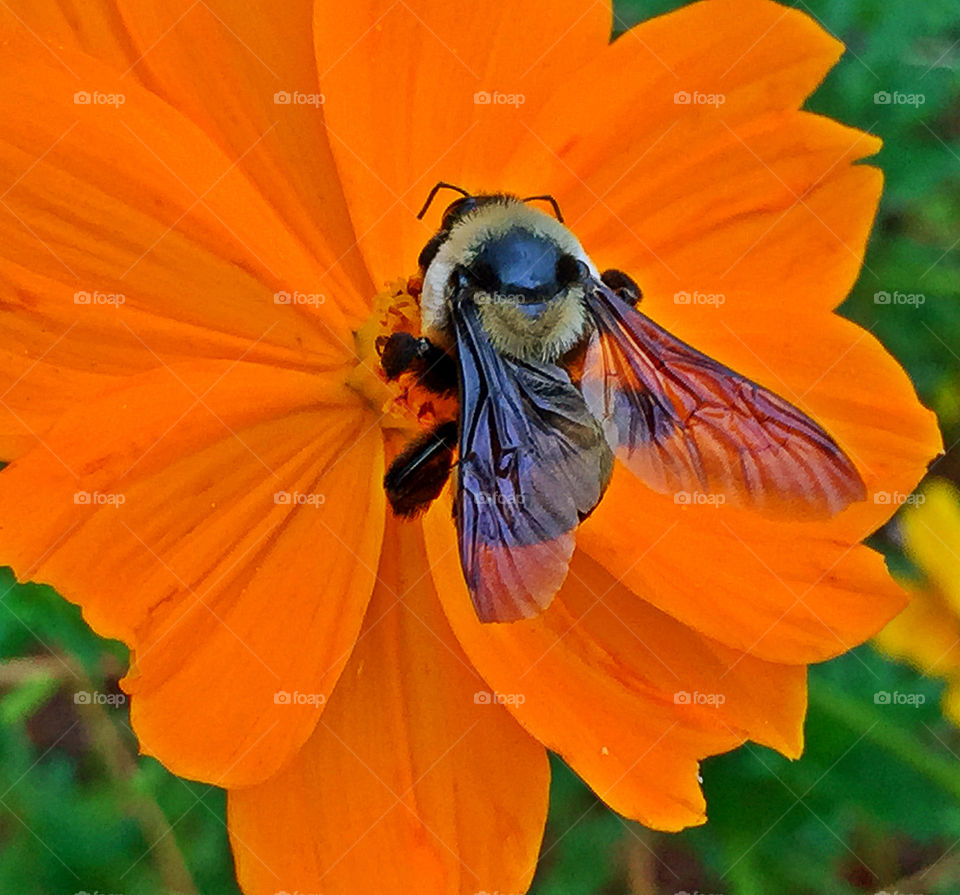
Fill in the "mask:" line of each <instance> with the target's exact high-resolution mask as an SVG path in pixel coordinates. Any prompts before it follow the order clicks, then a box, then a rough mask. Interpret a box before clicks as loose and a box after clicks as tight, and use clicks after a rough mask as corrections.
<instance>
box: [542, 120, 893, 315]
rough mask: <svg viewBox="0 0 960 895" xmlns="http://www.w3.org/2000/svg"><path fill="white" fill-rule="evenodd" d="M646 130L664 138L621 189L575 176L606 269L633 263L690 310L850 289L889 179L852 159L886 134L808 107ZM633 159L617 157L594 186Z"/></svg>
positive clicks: (666, 296)
mask: <svg viewBox="0 0 960 895" xmlns="http://www.w3.org/2000/svg"><path fill="white" fill-rule="evenodd" d="M694 127H696V129H695V131H694V132H693V133H691V132H689V130H690V129H692V128H694ZM658 138H659V139H658ZM644 139H645V140H649V142H650V143H651V144H652V143H653V140H654V139H656V140H657V142H656V145H655V146H654V145H651V146H650V147H649V151H646V152H643V153H642V157H641V158H639V159H637V160H636V161H635V163H633V164H632V165H631V166H630V176H629V177H624V178H623V179H622V180H619V181H618V182H617V183H616V185H614V186H612V187H611V189H610V192H609V193H608V194H603V192H602V191H597V190H596V187H594V190H595V192H596V193H597V195H591V194H587V195H585V196H584V195H582V193H583V191H582V189H581V190H577V189H574V188H573V187H571V188H569V191H570V193H571V198H570V200H564V208H565V210H566V211H567V213H568V215H569V222H570V225H571V227H572V228H573V229H574V230H575V232H577V234H578V235H579V236H580V238H581V241H582V242H583V244H584V247H585V248H586V250H587V251H588V252H591V253H592V255H593V256H594V258H595V261H596V262H597V263H598V265H599V266H600V268H601V269H604V268H606V267H618V268H621V269H625V270H627V271H629V272H630V274H631V275H632V276H634V277H635V278H636V280H637V282H638V283H639V284H640V286H641V288H642V289H643V292H644V297H645V302H646V304H647V307H655V308H660V307H662V308H663V309H664V313H668V312H669V313H673V314H682V313H686V314H687V315H688V316H689V315H690V314H693V313H696V312H700V313H701V314H702V312H703V311H704V310H707V311H709V310H712V308H713V307H714V306H715V304H721V305H722V307H723V309H724V311H725V312H726V313H727V314H728V315H734V314H738V315H740V316H741V317H744V318H749V317H750V316H751V315H755V314H764V315H767V316H769V315H773V314H776V313H777V312H779V311H780V310H787V309H790V308H792V307H795V306H796V307H803V308H808V309H811V310H812V309H814V308H817V309H830V308H833V307H835V306H836V305H838V304H839V303H840V302H841V301H843V299H844V298H845V297H846V296H847V294H848V292H849V291H850V288H851V287H852V286H853V283H854V281H855V280H856V277H857V275H858V273H859V271H860V265H861V262H862V260H863V251H864V247H865V245H866V241H867V236H868V235H869V232H870V227H871V225H872V223H873V218H874V213H875V211H876V207H877V202H878V201H879V198H880V191H881V187H882V183H883V177H882V175H881V173H880V172H879V171H877V170H876V169H874V168H869V167H864V166H859V167H851V163H852V162H853V161H855V160H857V159H860V158H862V157H863V156H866V155H870V154H872V153H875V152H876V151H877V150H878V149H879V147H880V141H879V140H877V139H876V138H875V137H872V136H871V135H869V134H865V133H863V132H861V131H857V130H853V129H850V128H846V127H843V126H841V125H839V124H837V123H836V122H833V121H830V120H829V119H826V118H820V117H818V116H813V115H809V114H806V113H798V112H785V113H778V114H771V115H767V116H764V117H762V118H758V119H755V120H751V121H749V122H746V123H742V124H739V125H735V126H734V127H731V126H730V125H729V124H728V123H727V122H726V121H725V120H724V121H722V122H721V123H720V124H719V125H714V126H712V127H706V126H703V125H696V126H695V123H692V122H689V121H684V125H683V126H677V127H671V128H669V129H668V130H666V131H662V132H660V133H657V134H654V135H647V136H645V137H644ZM562 164H563V165H565V166H566V165H567V164H568V163H567V162H566V160H562ZM628 164H629V159H626V158H623V157H622V156H621V157H617V156H615V157H612V158H609V159H605V160H604V166H603V169H602V170H598V171H597V172H596V174H595V175H593V174H591V176H590V181H591V185H592V184H593V182H594V180H595V179H597V180H600V181H602V180H603V179H606V178H607V177H608V175H609V174H613V173H617V174H620V173H622V171H623V169H624V167H625V166H626V165H628ZM567 191H568V190H564V192H567ZM558 192H559V190H558ZM599 195H602V196H603V197H602V199H600V200H598V198H597V196H599ZM581 210H582V213H581ZM812 259H816V263H813V260H812ZM704 296H717V297H718V298H716V299H713V300H711V299H706V298H704Z"/></svg>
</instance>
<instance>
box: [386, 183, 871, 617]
mask: <svg viewBox="0 0 960 895" xmlns="http://www.w3.org/2000/svg"><path fill="white" fill-rule="evenodd" d="M441 189H452V190H455V191H457V192H459V193H460V194H461V195H460V197H459V198H458V199H456V200H455V201H454V202H453V203H452V204H450V205H449V206H448V208H447V209H446V211H445V212H444V214H443V218H442V222H441V225H440V229H439V230H438V231H437V232H436V234H434V236H433V237H432V238H431V239H430V240H429V242H427V244H426V246H424V248H423V251H422V252H421V253H420V257H419V267H420V274H421V276H422V281H423V287H422V293H421V296H420V306H421V308H420V309H421V322H422V332H423V335H422V336H420V337H416V336H413V335H412V334H409V333H395V334H393V335H392V336H390V337H389V338H388V339H387V340H386V341H385V342H384V344H383V345H382V350H381V364H382V366H383V369H384V372H385V375H386V376H387V377H388V378H390V379H394V378H396V377H398V376H400V375H401V374H403V373H413V374H414V375H415V377H416V381H417V382H419V383H420V384H421V385H422V386H423V387H424V388H426V389H428V390H429V391H432V392H435V393H437V394H443V395H448V396H449V395H455V396H456V397H457V399H458V401H457V404H458V406H459V418H458V419H457V420H455V421H452V422H451V421H447V422H443V423H440V424H438V425H437V426H436V427H435V428H434V429H432V430H431V431H428V432H426V433H424V435H422V436H421V437H420V438H418V439H416V440H414V441H413V442H412V443H411V444H409V445H408V446H407V447H406V448H405V449H404V450H403V451H402V452H401V453H400V454H399V455H398V456H397V457H396V459H395V460H394V461H393V463H392V464H391V466H390V468H389V469H388V471H387V474H386V476H385V478H384V487H385V490H386V493H387V497H388V499H389V502H390V504H391V506H392V508H393V511H394V512H395V513H396V514H397V515H398V516H401V517H412V516H416V515H417V514H419V513H421V512H423V511H424V510H425V509H426V508H427V507H428V506H429V505H430V504H431V503H432V502H433V501H434V500H435V499H436V498H437V497H438V496H439V495H440V493H441V492H442V490H443V488H444V486H445V484H446V482H447V480H448V478H449V477H450V474H451V472H452V471H454V470H455V489H454V507H453V514H454V519H455V522H456V528H457V536H458V541H459V550H460V561H461V566H462V569H463V575H464V579H465V581H466V584H467V589H468V590H469V593H470V596H471V599H472V601H473V604H474V607H475V609H476V612H477V616H478V617H479V619H480V620H481V621H483V622H511V621H516V620H519V619H523V618H530V617H533V616H535V615H537V614H539V613H540V612H542V611H543V610H544V609H545V608H546V607H547V606H548V605H549V603H550V601H551V600H552V599H553V597H554V595H555V594H556V593H557V591H558V590H559V589H560V586H561V584H562V583H563V581H564V578H565V577H566V575H567V569H568V565H569V562H570V559H571V557H572V555H573V550H574V546H575V536H576V530H577V527H578V526H579V524H580V523H581V522H582V521H583V520H584V519H585V518H586V517H587V516H588V515H589V514H590V513H591V512H592V511H593V509H594V508H595V507H596V506H597V504H598V503H599V502H600V500H601V498H602V497H603V494H604V491H605V489H606V487H607V485H608V484H609V482H610V478H611V475H612V472H613V467H614V460H615V459H616V460H619V461H620V462H621V463H622V464H623V465H624V466H625V467H626V468H627V469H629V470H630V472H632V473H633V474H634V475H635V476H637V477H638V478H639V479H640V480H641V481H642V482H644V483H645V484H646V485H647V486H649V487H650V488H652V489H653V490H655V491H658V492H661V493H667V494H669V493H673V494H675V495H676V494H679V493H682V492H686V493H688V494H691V493H702V494H711V495H721V494H722V495H724V497H725V499H726V501H728V502H730V503H734V504H738V505H741V506H747V507H750V508H753V509H755V510H758V511H760V512H764V513H776V512H778V511H783V510H789V512H790V514H791V515H792V517H794V518H824V517H828V516H831V515H833V514H835V513H837V512H839V511H840V510H842V509H843V508H844V507H846V506H847V505H849V504H850V503H852V502H854V501H858V500H863V499H864V498H865V496H866V488H865V486H864V483H863V480H862V479H861V477H860V474H859V473H858V471H857V469H856V467H855V466H854V464H853V463H852V462H851V460H850V459H849V457H848V456H847V455H846V454H845V453H844V452H843V450H842V449H841V448H840V447H839V446H838V445H837V443H836V442H835V441H834V440H833V439H832V438H831V437H830V435H828V434H827V432H826V431H825V430H824V429H823V428H822V427H821V426H820V425H818V424H817V423H816V422H814V421H813V420H812V419H810V418H809V417H808V416H806V415H805V414H804V413H803V412H802V411H800V410H799V409H798V408H796V407H795V406H793V405H792V404H790V403H789V402H787V401H785V400H784V399H783V398H781V397H779V396H778V395H776V394H774V393H773V392H772V391H769V390H768V389H766V388H763V387H762V386H760V385H758V384H757V383H755V382H752V381H751V380H750V379H748V378H746V377H745V376H742V375H740V374H739V373H736V372H735V371H733V370H731V369H729V368H728V367H726V366H724V365H723V364H721V363H719V362H717V361H715V360H713V359H711V358H710V357H707V356H706V355H705V354H702V353H701V352H699V351H697V350H696V349H695V348H692V347H691V346H690V345H687V344H686V343H684V342H682V341H680V340H679V339H677V338H676V337H674V336H672V335H671V334H670V333H669V332H667V331H666V330H665V329H663V328H662V327H660V326H658V325H657V324H656V323H654V322H653V320H651V319H650V318H649V317H647V316H646V315H644V314H643V313H641V312H640V311H639V310H638V307H637V306H638V305H639V304H640V302H641V299H642V294H641V290H640V288H639V287H638V285H637V284H636V283H635V282H634V280H633V279H632V278H631V277H630V276H629V275H628V274H626V273H624V272H623V271H619V270H606V271H603V272H600V271H598V270H597V268H596V266H595V265H594V263H593V262H592V261H591V260H590V258H589V257H588V256H587V254H586V252H585V251H584V250H583V248H582V246H581V245H580V243H579V241H578V240H577V238H576V236H575V235H574V234H573V233H572V232H571V231H570V230H569V229H568V228H567V227H566V226H565V225H564V223H563V217H562V214H561V212H560V209H559V207H558V205H557V203H556V201H555V200H554V199H553V198H552V197H550V196H535V197H528V198H526V199H521V198H519V197H517V196H514V195H509V194H506V193H494V194H481V195H472V194H470V193H468V192H467V191H466V190H463V189H461V188H460V187H455V186H452V185H450V184H446V183H439V184H437V185H436V186H435V187H434V188H433V190H432V191H431V193H430V195H429V196H428V198H427V202H426V204H425V205H424V207H423V209H422V210H421V212H420V214H419V216H418V217H420V218H422V217H423V216H424V214H426V211H427V209H428V208H429V206H430V204H431V202H432V200H433V199H434V197H435V196H436V194H437V192H438V191H439V190H441ZM535 200H537V201H544V202H547V203H550V204H551V205H552V209H553V212H554V215H553V216H551V215H549V214H547V213H546V212H545V211H542V210H541V209H540V208H537V207H536V206H535V205H533V204H532V203H533V202H534V201H535Z"/></svg>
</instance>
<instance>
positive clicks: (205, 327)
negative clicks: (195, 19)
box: [0, 44, 353, 458]
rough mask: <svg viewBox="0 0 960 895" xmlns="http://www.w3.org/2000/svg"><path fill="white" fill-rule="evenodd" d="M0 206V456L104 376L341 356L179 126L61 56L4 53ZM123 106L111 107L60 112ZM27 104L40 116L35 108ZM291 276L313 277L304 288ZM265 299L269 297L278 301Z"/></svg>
mask: <svg viewBox="0 0 960 895" xmlns="http://www.w3.org/2000/svg"><path fill="white" fill-rule="evenodd" d="M3 52H4V54H5V60H6V64H5V65H4V66H2V69H0V114H2V115H3V117H4V118H5V120H6V122H7V124H6V126H5V127H4V136H3V139H2V140H0V170H2V171H3V172H5V175H4V176H5V177H6V178H7V185H8V186H9V189H8V190H7V192H6V193H5V195H4V198H3V207H0V234H2V239H3V241H4V244H5V246H6V247H7V248H6V251H5V255H6V257H7V258H8V259H10V258H13V259H16V261H11V260H5V261H2V262H0V277H2V283H3V286H4V292H5V294H6V296H7V298H6V302H5V304H4V307H3V309H2V314H3V320H2V322H0V325H2V326H3V328H4V330H5V331H6V332H7V333H8V334H9V335H8V338H7V339H5V340H4V348H3V353H2V354H0V383H2V391H3V392H4V397H3V402H4V404H5V407H4V413H3V414H2V415H0V436H3V437H2V441H0V451H2V455H3V456H4V457H5V458H10V457H13V456H17V455H19V454H20V453H22V452H23V451H24V450H25V449H26V448H27V447H29V446H30V445H31V444H33V443H35V435H39V434H42V432H43V430H44V429H45V428H47V427H48V426H49V425H50V423H51V422H52V420H53V419H54V418H55V417H56V416H57V415H58V412H59V411H62V410H64V409H66V408H67V407H69V406H71V405H74V404H76V403H77V402H80V401H83V400H85V399H86V398H88V397H89V396H90V395H91V394H92V393H95V392H96V391H97V390H99V389H100V388H103V387H104V386H106V385H108V384H109V382H110V381H111V380H112V379H113V378H114V377H116V376H118V375H122V374H126V373H130V372H136V371H140V370H143V369H147V368H150V367H156V366H160V365H162V364H164V363H175V362H177V361H180V360H183V359H185V358H191V357H220V358H229V359H238V358H240V357H244V359H246V360H250V361H259V362H268V363H271V364H280V365H284V366H290V367H301V368H303V367H315V368H324V367H325V368H329V367H331V366H333V365H338V364H342V363H344V362H345V360H346V359H347V358H348V357H350V356H351V355H352V353H353V348H352V337H351V336H350V334H349V329H348V327H347V325H346V322H345V321H344V319H343V317H342V315H341V314H340V312H339V311H338V310H337V308H336V306H335V305H334V303H333V302H332V301H327V302H324V303H322V304H320V303H319V299H318V304H317V305H315V306H311V305H304V304H301V305H295V304H292V303H291V304H283V303H279V304H278V302H277V300H276V298H275V293H278V292H280V291H287V292H289V293H293V292H294V291H300V292H301V293H316V294H317V295H320V294H325V293H324V289H325V287H324V286H323V277H322V274H323V268H322V267H321V266H320V265H318V263H317V262H316V260H315V259H313V258H311V257H310V255H309V254H308V253H307V252H306V251H305V250H304V249H303V248H302V247H301V246H300V244H299V243H298V242H297V241H296V239H295V238H294V237H293V236H291V234H290V233H289V232H288V231H287V229H286V227H285V225H284V224H283V223H282V222H281V220H280V219H279V218H278V217H277V215H276V213H275V212H273V210H272V209H271V208H270V207H269V206H268V205H267V204H266V203H265V202H264V200H263V199H262V197H261V196H260V194H259V192H258V191H257V190H256V188H255V187H254V186H253V185H252V184H251V183H250V182H249V181H247V180H246V178H245V177H244V175H243V174H242V173H241V172H240V170H239V169H238V168H236V166H235V164H234V162H233V161H232V160H231V158H230V156H228V155H227V154H225V153H224V152H223V151H222V150H220V149H219V148H217V147H216V146H215V145H214V144H213V143H211V142H210V140H209V139H208V138H207V137H206V136H205V135H204V134H203V133H202V132H201V131H199V130H198V129H197V128H196V127H195V126H194V125H192V124H191V123H190V122H189V121H187V120H186V119H185V118H183V117H182V116H181V115H179V114H178V113H176V112H174V111H173V110H172V109H171V108H170V107H169V106H168V105H167V104H165V103H164V102H162V101H161V100H159V99H157V98H156V97H155V96H154V95H153V94H150V93H148V92H147V91H145V90H143V89H142V88H140V87H138V86H137V85H136V84H134V83H128V82H124V81H118V80H117V79H116V77H115V76H114V75H113V74H111V73H110V72H109V71H108V70H107V69H105V68H104V67H102V66H100V65H99V64H98V63H95V62H93V61H92V60H90V59H89V58H86V57H76V56H73V55H70V54H69V53H68V52H67V51H66V50H64V51H63V52H62V53H61V55H62V56H63V57H64V58H69V60H70V63H71V67H72V69H73V70H74V71H76V72H78V77H77V78H74V77H72V76H71V75H69V74H68V73H67V72H65V71H64V70H63V69H62V68H60V67H59V65H58V63H57V61H56V60H55V59H53V58H52V57H49V56H46V55H40V56H38V54H37V53H36V50H35V48H34V49H29V48H24V47H22V46H21V45H20V44H10V45H7V46H5V47H4V51H3ZM78 85H83V86H84V88H86V92H87V93H89V94H90V95H91V96H92V95H93V94H98V95H100V96H101V97H102V96H113V95H116V96H122V97H123V99H124V102H123V103H122V104H120V105H118V106H114V105H110V104H106V103H100V102H98V103H93V102H91V103H89V104H82V103H81V104H76V103H75V102H74V92H75V91H76V89H77V86H78ZM41 110H42V114H37V113H38V112H39V111H41ZM304 283H316V284H317V286H316V287H315V288H309V287H304V285H303V284H304ZM281 298H282V296H281Z"/></svg>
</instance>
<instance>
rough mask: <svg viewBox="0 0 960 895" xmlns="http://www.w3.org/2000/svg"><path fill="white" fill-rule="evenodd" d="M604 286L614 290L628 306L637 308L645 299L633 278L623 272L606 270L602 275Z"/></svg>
mask: <svg viewBox="0 0 960 895" xmlns="http://www.w3.org/2000/svg"><path fill="white" fill-rule="evenodd" d="M600 279H601V281H602V282H603V285H604V286H607V287H608V288H610V289H612V290H613V291H614V292H616V293H617V295H618V296H619V297H620V298H622V299H623V300H624V301H625V302H626V303H627V304H628V305H631V306H633V307H636V306H637V305H638V304H640V302H641V301H642V299H643V293H642V292H641V291H640V287H639V286H638V285H637V283H636V280H634V279H633V277H631V276H629V275H628V274H625V273H624V272H623V271H622V270H615V269H611V270H605V271H604V272H603V273H602V274H600Z"/></svg>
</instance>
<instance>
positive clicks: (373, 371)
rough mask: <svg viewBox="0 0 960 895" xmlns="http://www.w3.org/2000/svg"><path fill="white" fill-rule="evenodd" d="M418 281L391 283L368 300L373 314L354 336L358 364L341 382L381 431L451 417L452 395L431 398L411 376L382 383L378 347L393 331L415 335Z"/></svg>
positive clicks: (422, 425) (417, 331)
mask: <svg viewBox="0 0 960 895" xmlns="http://www.w3.org/2000/svg"><path fill="white" fill-rule="evenodd" d="M421 285H422V283H421V280H420V277H409V278H407V279H397V280H395V281H393V282H392V283H389V284H388V285H387V288H386V289H385V290H384V291H383V292H378V293H377V294H376V295H375V296H374V297H373V312H372V313H371V315H370V316H369V317H368V318H367V320H366V322H365V323H364V324H363V326H361V327H360V329H359V330H357V332H356V334H355V339H356V347H357V358H358V360H359V363H358V364H357V366H356V368H355V369H354V370H353V372H352V373H351V374H350V376H349V377H348V379H347V384H348V385H349V386H350V387H351V388H353V389H355V390H356V391H358V392H359V393H360V394H361V395H363V397H364V398H365V399H366V400H367V402H368V403H369V404H370V405H371V406H372V407H373V408H374V410H375V411H377V412H378V413H380V414H382V416H381V419H380V425H381V427H382V428H384V429H400V430H403V431H408V432H413V431H416V430H420V429H432V428H433V427H434V426H436V425H437V423H439V422H445V421H447V420H452V419H456V416H457V402H456V399H455V398H453V397H443V396H439V395H436V394H434V393H433V392H431V391H429V390H427V389H426V388H424V387H423V385H421V384H420V382H419V380H418V376H417V373H416V372H413V371H410V372H406V373H401V374H400V376H398V377H397V378H396V379H394V380H388V379H387V377H386V374H385V373H384V371H383V367H382V366H381V363H380V356H381V354H382V352H383V347H384V345H385V344H386V343H387V341H388V340H389V338H390V337H391V336H392V335H393V334H394V333H401V332H402V333H410V334H411V335H414V336H420V335H421V329H420V289H421Z"/></svg>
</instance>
